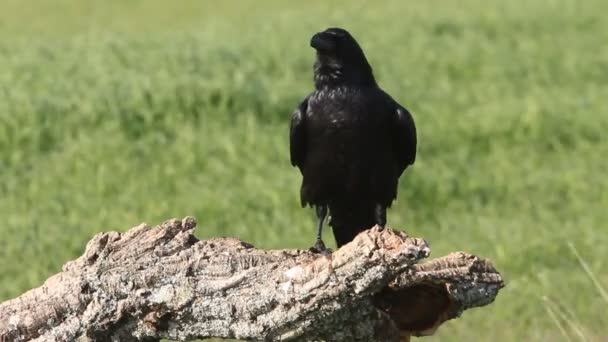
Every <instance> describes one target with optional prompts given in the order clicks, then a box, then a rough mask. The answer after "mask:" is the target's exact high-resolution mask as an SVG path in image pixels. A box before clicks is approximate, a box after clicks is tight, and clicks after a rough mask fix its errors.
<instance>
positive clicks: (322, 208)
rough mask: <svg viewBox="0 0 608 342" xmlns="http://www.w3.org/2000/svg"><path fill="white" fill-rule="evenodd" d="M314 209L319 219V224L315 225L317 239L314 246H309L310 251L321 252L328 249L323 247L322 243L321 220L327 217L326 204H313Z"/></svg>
mask: <svg viewBox="0 0 608 342" xmlns="http://www.w3.org/2000/svg"><path fill="white" fill-rule="evenodd" d="M315 211H316V212H317V218H318V219H319V225H318V226H317V241H316V242H315V244H314V246H312V247H310V251H311V252H315V253H323V252H327V251H328V250H329V249H328V248H327V247H325V243H323V238H322V235H323V221H325V218H326V217H327V206H326V205H315Z"/></svg>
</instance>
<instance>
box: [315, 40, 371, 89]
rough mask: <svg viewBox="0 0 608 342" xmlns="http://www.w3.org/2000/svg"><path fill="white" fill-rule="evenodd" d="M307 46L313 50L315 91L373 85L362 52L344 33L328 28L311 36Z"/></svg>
mask: <svg viewBox="0 0 608 342" xmlns="http://www.w3.org/2000/svg"><path fill="white" fill-rule="evenodd" d="M310 46H312V47H313V48H314V49H315V50H317V60H316V62H315V66H314V73H315V85H316V86H317V88H321V87H324V86H332V85H340V84H354V85H375V84H376V83H375V80H374V76H373V73H372V68H371V66H370V65H369V63H368V62H367V58H365V54H364V53H363V50H362V49H361V47H360V46H359V44H358V43H357V41H356V40H355V38H353V36H351V35H350V33H348V31H346V30H344V29H341V28H328V29H327V30H325V31H323V32H319V33H316V34H315V35H313V36H312V38H311V39H310Z"/></svg>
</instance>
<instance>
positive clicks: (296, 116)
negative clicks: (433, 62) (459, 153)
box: [289, 28, 416, 251]
mask: <svg viewBox="0 0 608 342" xmlns="http://www.w3.org/2000/svg"><path fill="white" fill-rule="evenodd" d="M310 45H311V46H312V47H313V48H314V49H316V51H317V59H316V62H315V64H314V83H315V90H314V91H313V92H312V93H311V94H309V95H308V96H307V97H306V98H305V99H304V100H303V101H302V103H300V105H299V106H298V108H296V110H295V111H294V112H293V113H292V114H291V125H290V134H289V143H290V153H291V164H292V165H294V166H297V167H298V168H299V169H300V171H301V173H302V176H303V180H302V187H301V189H300V200H301V203H302V207H305V206H306V205H311V206H314V207H315V209H316V213H317V217H318V219H319V223H318V227H317V241H316V243H315V245H314V246H313V247H312V248H311V249H312V250H316V251H325V245H324V244H323V241H322V240H321V230H322V228H323V221H324V220H325V218H326V216H327V214H328V210H329V214H330V216H331V220H330V225H331V226H332V228H333V232H334V236H335V238H336V243H337V245H338V247H340V246H342V245H343V244H345V243H347V242H349V241H351V240H352V239H353V238H354V237H355V236H356V235H357V234H358V233H359V232H361V231H363V230H366V229H368V228H370V227H372V226H373V225H374V224H378V225H380V226H382V227H383V226H384V225H385V224H386V208H388V207H390V206H391V204H392V202H393V200H394V199H395V198H396V197H397V184H398V182H399V176H401V174H402V173H403V171H404V170H405V169H406V168H407V167H408V165H411V164H413V163H414V160H415V159H416V127H415V125H414V120H413V119H412V116H411V115H410V113H409V112H408V111H407V109H405V108H404V107H403V106H401V105H400V104H399V103H397V101H395V100H393V99H392V98H391V97H390V96H389V95H388V94H387V93H385V92H384V91H383V90H382V89H380V87H379V86H378V84H377V83H376V80H375V79H374V75H373V73H372V68H371V66H370V65H369V63H368V61H367V59H366V58H365V54H364V53H363V50H362V49H361V47H360V46H359V44H358V43H357V41H356V40H355V39H354V38H353V37H352V36H351V35H350V33H348V32H347V31H346V30H344V29H341V28H329V29H327V30H325V31H323V32H319V33H317V34H315V35H314V36H312V39H311V40H310Z"/></svg>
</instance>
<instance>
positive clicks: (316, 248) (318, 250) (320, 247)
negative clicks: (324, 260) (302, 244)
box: [308, 240, 332, 255]
mask: <svg viewBox="0 0 608 342" xmlns="http://www.w3.org/2000/svg"><path fill="white" fill-rule="evenodd" d="M308 251H309V252H312V253H315V254H325V255H327V254H331V253H332V250H331V249H329V248H327V247H325V243H323V240H317V242H315V244H314V245H313V246H312V247H310V248H309V249H308Z"/></svg>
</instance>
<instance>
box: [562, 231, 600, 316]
mask: <svg viewBox="0 0 608 342" xmlns="http://www.w3.org/2000/svg"><path fill="white" fill-rule="evenodd" d="M568 247H569V248H570V250H571V251H572V253H573V254H574V256H576V259H577V260H578V262H579V264H581V266H582V267H583V269H584V270H585V273H587V276H589V278H590V279H591V281H592V282H593V285H595V288H597V291H598V292H599V293H600V296H602V299H603V300H604V301H605V302H606V303H607V304H608V292H606V289H604V287H603V286H602V284H601V283H600V282H599V280H597V278H596V277H595V275H594V274H593V271H591V267H589V265H588V264H587V262H586V261H585V260H584V259H583V258H582V257H581V255H580V254H579V253H578V250H576V247H574V244H573V243H572V242H568Z"/></svg>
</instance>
